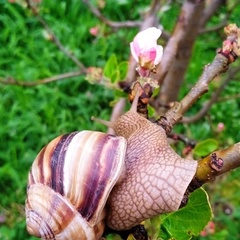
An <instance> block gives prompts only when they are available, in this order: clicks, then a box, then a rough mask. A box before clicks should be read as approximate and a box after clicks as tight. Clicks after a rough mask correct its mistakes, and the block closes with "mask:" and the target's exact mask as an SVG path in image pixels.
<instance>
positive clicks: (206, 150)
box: [193, 138, 218, 157]
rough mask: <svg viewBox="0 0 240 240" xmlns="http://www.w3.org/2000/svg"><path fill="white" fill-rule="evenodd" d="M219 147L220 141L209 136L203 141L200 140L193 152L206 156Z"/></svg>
mask: <svg viewBox="0 0 240 240" xmlns="http://www.w3.org/2000/svg"><path fill="white" fill-rule="evenodd" d="M217 148H218V141H217V140H215V139H212V138H209V139H206V140H204V141H202V142H199V143H198V144H197V145H196V146H195V148H194V149H193V153H194V155H196V156H198V157H205V156H207V155H209V154H210V153H212V152H213V151H215V150H217Z"/></svg>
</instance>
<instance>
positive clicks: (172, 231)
mask: <svg viewBox="0 0 240 240" xmlns="http://www.w3.org/2000/svg"><path fill="white" fill-rule="evenodd" d="M211 218H212V211H211V206H210V203H209V199H208V195H207V193H206V192H205V191H204V190H203V189H202V188H200V189H198V190H196V191H195V192H193V193H192V194H191V195H190V198H189V201H188V203H187V205H186V206H185V207H183V208H181V209H179V210H178V211H176V212H173V213H169V214H164V215H162V216H161V219H162V224H161V231H160V238H161V239H164V240H166V239H174V240H187V239H191V238H192V237H193V236H198V235H199V233H200V232H201V231H202V230H203V229H204V227H205V226H206V225H207V223H208V222H209V221H210V220H211Z"/></svg>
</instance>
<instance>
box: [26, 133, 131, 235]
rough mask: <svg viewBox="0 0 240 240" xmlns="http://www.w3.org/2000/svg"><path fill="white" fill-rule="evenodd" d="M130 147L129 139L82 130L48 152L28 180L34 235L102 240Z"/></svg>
mask: <svg viewBox="0 0 240 240" xmlns="http://www.w3.org/2000/svg"><path fill="white" fill-rule="evenodd" d="M126 145H127V143H126V140H125V139H124V138H123V137H116V136H112V135H109V134H106V133H101V132H92V131H82V132H73V133H70V134H66V135H62V136H59V137H57V138H55V139H54V140H52V141H51V142H50V143H49V144H48V145H47V146H46V147H44V148H43V149H42V150H41V152H40V153H39V154H38V156H37V157H36V159H35V161H34V162H33V165H32V168H31V170H30V173H29V177H28V187H27V194H28V197H27V200H26V217H27V229H28V231H29V233H30V234H32V235H35V236H36V237H41V238H42V239H99V238H100V237H101V235H102V233H103V230H104V220H103V219H104V218H105V211H104V207H105V204H106V201H107V199H108V195H109V194H110V192H111V190H112V188H113V186H114V185H115V184H116V182H117V181H118V179H119V178H120V175H121V174H122V173H123V172H124V158H125V152H126Z"/></svg>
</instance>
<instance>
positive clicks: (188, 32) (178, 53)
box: [154, 0, 204, 114]
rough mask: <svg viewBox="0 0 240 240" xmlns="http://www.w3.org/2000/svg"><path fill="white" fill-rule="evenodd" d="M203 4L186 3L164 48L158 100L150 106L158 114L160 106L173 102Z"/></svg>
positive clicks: (160, 68) (189, 0) (201, 2)
mask: <svg viewBox="0 0 240 240" xmlns="http://www.w3.org/2000/svg"><path fill="white" fill-rule="evenodd" d="M203 11H204V1H202V0H201V1H191V0H186V1H185V2H184V4H183V6H182V9H181V13H180V17H179V19H178V22H177V24H176V26H175V29H174V32H173V34H172V36H171V38H170V40H169V42H168V43H167V46H166V47H165V49H164V55H163V61H161V63H160V64H159V66H158V67H157V76H156V77H157V79H158V81H159V84H160V85H161V91H160V94H159V97H158V99H157V100H156V102H155V103H154V106H155V109H157V110H159V114H162V113H163V112H165V109H162V108H161V105H167V104H168V103H169V102H171V101H176V98H177V95H178V92H179V88H180V86H181V84H182V81H183V77H184V73H185V71H186V69H187V66H188V62H189V59H190V56H191V52H192V47H193V44H194V41H195V39H196V37H197V36H198V32H199V28H200V21H199V19H201V16H202V14H203Z"/></svg>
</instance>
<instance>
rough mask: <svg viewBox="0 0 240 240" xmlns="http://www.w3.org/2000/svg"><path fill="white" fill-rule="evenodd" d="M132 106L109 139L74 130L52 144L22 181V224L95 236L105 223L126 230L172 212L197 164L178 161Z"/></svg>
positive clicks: (161, 134)
mask: <svg viewBox="0 0 240 240" xmlns="http://www.w3.org/2000/svg"><path fill="white" fill-rule="evenodd" d="M138 98H139V94H138V93H137V94H136V96H135V98H134V101H133V103H132V106H131V109H130V110H129V111H128V112H126V113H125V114H123V115H122V116H120V117H119V118H118V119H117V120H116V121H115V122H106V121H102V120H99V121H101V122H102V123H103V124H105V125H107V126H109V127H111V128H113V129H114V131H115V135H110V134H106V133H101V132H94V131H81V132H73V133H70V134H67V135H63V136H60V137H57V138H55V139H54V140H52V141H51V142H50V143H49V144H48V145H47V146H46V147H44V148H43V149H42V150H41V151H40V153H39V154H38V156H37V157H36V159H35V161H34V162H33V165H32V167H31V170H30V172H29V176H28V186H27V199H26V223H27V230H28V232H29V233H30V234H32V235H34V236H36V237H40V238H42V239H100V238H101V236H102V234H103V232H104V228H105V224H106V225H107V226H108V227H109V228H111V229H114V230H117V231H121V230H126V229H131V228H132V227H134V226H136V225H138V224H139V223H141V222H142V221H144V220H146V219H148V218H151V217H153V216H155V215H159V214H161V213H167V212H173V211H176V210H177V209H178V208H179V207H180V205H181V201H182V199H183V197H184V193H185V191H186V190H187V188H188V185H189V184H190V182H191V180H192V179H193V177H194V175H195V173H196V169H197V161H195V160H187V159H183V158H181V157H180V156H179V155H178V154H177V153H176V152H175V151H174V150H173V149H172V148H171V146H170V145H169V143H168V141H167V136H166V133H165V131H164V130H163V128H162V127H160V126H157V125H156V124H154V123H152V122H150V121H149V120H147V119H146V118H144V117H142V116H140V115H139V114H138V113H137V103H138Z"/></svg>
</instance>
